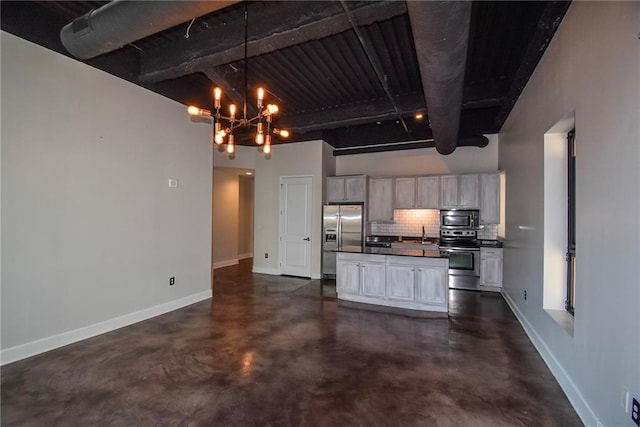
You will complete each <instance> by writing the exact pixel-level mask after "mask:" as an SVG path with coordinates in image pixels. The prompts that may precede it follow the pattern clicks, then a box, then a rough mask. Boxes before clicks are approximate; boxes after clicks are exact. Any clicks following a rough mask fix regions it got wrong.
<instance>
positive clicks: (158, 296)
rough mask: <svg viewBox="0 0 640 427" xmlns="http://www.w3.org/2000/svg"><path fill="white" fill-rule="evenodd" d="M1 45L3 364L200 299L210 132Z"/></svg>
mask: <svg viewBox="0 0 640 427" xmlns="http://www.w3.org/2000/svg"><path fill="white" fill-rule="evenodd" d="M1 47H2V49H1V50H2V76H1V78H2V106H3V109H2V193H1V194H2V200H1V210H2V227H1V229H2V247H3V249H4V250H3V251H2V289H1V290H2V317H1V320H2V344H1V346H2V359H3V360H2V361H3V363H7V362H10V361H12V360H16V359H19V358H21V357H25V356H28V355H30V354H34V353H37V352H40V351H44V350H47V349H49V348H52V347H55V346H59V345H63V344H66V343H69V342H72V341H74V340H78V339H82V338H84V337H87V336H89V335H92V334H94V333H100V332H104V331H105V330H108V329H109V328H112V327H117V326H122V325H124V324H127V323H131V322H132V321H136V320H140V319H141V318H144V317H149V316H151V315H154V314H158V313H159V312H162V311H167V310H169V309H172V308H177V306H180V305H184V304H186V303H189V302H194V301H195V300H198V299H203V298H207V297H210V296H211V288H210V260H211V159H212V153H211V144H210V143H209V128H207V127H202V126H197V125H195V124H193V123H192V122H191V121H190V120H189V118H188V116H187V114H185V110H184V106H183V105H180V104H178V103H175V102H173V101H171V100H168V99H167V98H164V97H162V96H160V95H157V94H154V93H152V92H149V91H147V90H145V89H142V88H140V87H137V86H135V85H133V84H130V83H128V82H125V81H123V80H121V79H118V78H116V77H113V76H111V75H109V74H106V73H104V72H102V71H99V70H96V69H94V68H91V67H89V66H86V65H84V64H82V63H80V62H77V61H75V60H72V59H70V58H67V57H64V56H62V55H59V54H57V53H55V52H52V51H49V50H46V49H44V48H41V47H39V46H36V45H34V44H31V43H29V42H26V41H24V40H21V39H19V38H16V37H14V36H12V35H10V34H7V33H4V32H2V35H1ZM169 178H176V179H178V181H179V184H178V188H175V189H170V188H168V185H167V184H168V179H169ZM170 276H174V277H175V278H176V284H175V285H174V286H171V287H169V277H170Z"/></svg>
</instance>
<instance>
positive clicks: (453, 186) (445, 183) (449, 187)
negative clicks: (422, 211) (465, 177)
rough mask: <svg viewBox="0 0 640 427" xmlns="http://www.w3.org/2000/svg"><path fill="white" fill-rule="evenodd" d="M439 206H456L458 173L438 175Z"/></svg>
mask: <svg viewBox="0 0 640 427" xmlns="http://www.w3.org/2000/svg"><path fill="white" fill-rule="evenodd" d="M440 206H441V207H443V208H455V207H457V206H458V175H443V176H441V177H440Z"/></svg>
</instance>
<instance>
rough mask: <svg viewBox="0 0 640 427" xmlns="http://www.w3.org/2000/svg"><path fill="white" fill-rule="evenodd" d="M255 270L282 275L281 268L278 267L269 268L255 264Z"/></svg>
mask: <svg viewBox="0 0 640 427" xmlns="http://www.w3.org/2000/svg"><path fill="white" fill-rule="evenodd" d="M253 272H254V273H258V274H271V275H273V276H279V275H280V269H278V268H269V267H256V266H255V265H254V266H253Z"/></svg>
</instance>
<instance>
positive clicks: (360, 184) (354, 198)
mask: <svg viewBox="0 0 640 427" xmlns="http://www.w3.org/2000/svg"><path fill="white" fill-rule="evenodd" d="M364 187H365V177H364V176H350V177H345V178H344V189H345V196H344V197H345V201H346V202H364Z"/></svg>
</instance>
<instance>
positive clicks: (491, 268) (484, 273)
mask: <svg viewBox="0 0 640 427" xmlns="http://www.w3.org/2000/svg"><path fill="white" fill-rule="evenodd" d="M480 284H481V285H482V286H497V287H501V286H502V249H484V248H480Z"/></svg>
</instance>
